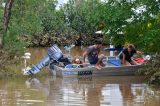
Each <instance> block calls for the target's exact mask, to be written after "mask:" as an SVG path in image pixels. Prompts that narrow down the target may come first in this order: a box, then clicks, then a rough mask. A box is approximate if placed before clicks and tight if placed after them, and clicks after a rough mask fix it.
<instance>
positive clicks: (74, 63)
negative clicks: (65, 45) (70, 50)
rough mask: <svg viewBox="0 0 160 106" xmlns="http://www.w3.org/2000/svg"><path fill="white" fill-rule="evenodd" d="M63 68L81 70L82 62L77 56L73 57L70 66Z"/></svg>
mask: <svg viewBox="0 0 160 106" xmlns="http://www.w3.org/2000/svg"><path fill="white" fill-rule="evenodd" d="M65 68H83V62H82V61H81V59H80V57H79V56H75V57H74V58H73V60H72V64H69V65H66V66H65Z"/></svg>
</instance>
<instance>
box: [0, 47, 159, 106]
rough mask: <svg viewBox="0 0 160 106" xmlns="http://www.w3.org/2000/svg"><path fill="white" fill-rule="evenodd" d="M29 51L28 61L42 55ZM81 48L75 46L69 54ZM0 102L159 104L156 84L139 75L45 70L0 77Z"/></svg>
mask: <svg viewBox="0 0 160 106" xmlns="http://www.w3.org/2000/svg"><path fill="white" fill-rule="evenodd" d="M29 51H30V52H31V54H32V56H31V59H30V60H28V64H35V63H37V62H38V61H39V60H40V59H41V58H43V57H44V56H45V55H46V48H43V49H42V48H31V49H29ZM82 52H83V49H81V48H80V47H75V48H73V49H72V50H71V52H70V55H72V56H75V55H82ZM106 54H108V53H106ZM67 55H69V54H67ZM43 71H44V70H43ZM46 71H49V70H47V69H46ZM0 106H160V87H157V86H154V87H151V86H149V85H147V84H145V81H144V77H142V76H106V77H78V78H59V77H55V76H50V75H49V74H47V75H44V76H41V77H38V76H37V77H36V76H32V77H29V76H28V77H24V78H12V79H1V80H0Z"/></svg>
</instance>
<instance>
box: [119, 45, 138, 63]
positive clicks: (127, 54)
mask: <svg viewBox="0 0 160 106" xmlns="http://www.w3.org/2000/svg"><path fill="white" fill-rule="evenodd" d="M136 53H137V54H141V52H140V51H138V50H136V49H135V46H134V45H133V44H129V45H128V47H127V48H125V49H124V50H122V52H121V54H120V56H119V58H120V60H121V63H122V64H123V65H138V63H137V62H135V61H134V60H132V57H133V55H134V54H136Z"/></svg>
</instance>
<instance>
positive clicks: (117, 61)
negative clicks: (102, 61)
mask: <svg viewBox="0 0 160 106" xmlns="http://www.w3.org/2000/svg"><path fill="white" fill-rule="evenodd" d="M107 62H108V63H110V64H113V65H115V66H121V65H122V64H121V61H120V60H119V59H115V60H107Z"/></svg>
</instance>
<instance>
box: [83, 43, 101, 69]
mask: <svg viewBox="0 0 160 106" xmlns="http://www.w3.org/2000/svg"><path fill="white" fill-rule="evenodd" d="M101 47H102V42H101V41H96V43H95V44H94V45H91V46H89V47H88V48H87V49H86V51H85V52H84V53H83V57H84V63H85V58H86V56H87V57H88V61H89V63H90V64H92V65H95V68H97V69H98V70H100V69H101V68H102V67H103V66H104V64H103V62H102V60H103V58H104V55H103V54H101V55H99V53H100V49H101ZM98 55H99V56H98Z"/></svg>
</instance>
